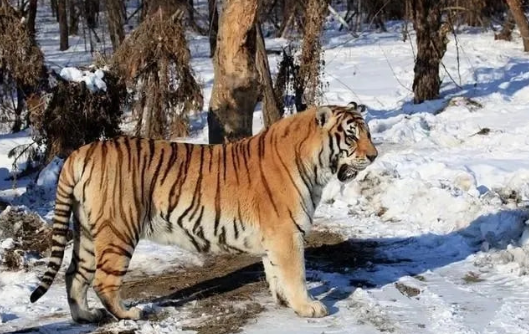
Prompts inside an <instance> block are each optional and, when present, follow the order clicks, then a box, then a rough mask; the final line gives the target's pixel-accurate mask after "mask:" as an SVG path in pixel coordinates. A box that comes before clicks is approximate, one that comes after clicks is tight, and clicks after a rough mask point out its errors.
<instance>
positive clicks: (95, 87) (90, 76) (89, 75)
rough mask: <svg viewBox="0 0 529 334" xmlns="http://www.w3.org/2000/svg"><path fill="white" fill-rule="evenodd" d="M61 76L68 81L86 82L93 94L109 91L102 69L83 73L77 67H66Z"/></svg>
mask: <svg viewBox="0 0 529 334" xmlns="http://www.w3.org/2000/svg"><path fill="white" fill-rule="evenodd" d="M60 76H61V77H62V78H63V79H64V80H67V81H73V82H84V83H85V84H86V87H87V88H88V89H89V90H90V91H91V92H92V93H95V92H97V91H99V90H102V91H105V92H106V91H107V84H106V83H105V82H104V81H103V78H104V76H105V72H103V71H102V70H100V69H97V70H96V71H95V72H90V71H81V70H79V69H78V68H76V67H64V68H63V69H62V70H61V72H60Z"/></svg>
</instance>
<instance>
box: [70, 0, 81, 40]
mask: <svg viewBox="0 0 529 334" xmlns="http://www.w3.org/2000/svg"><path fill="white" fill-rule="evenodd" d="M68 5H69V7H70V8H69V9H70V29H69V34H70V36H75V35H77V34H78V33H79V8H78V6H77V0H70V1H69V3H68Z"/></svg>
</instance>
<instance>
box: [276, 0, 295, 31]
mask: <svg viewBox="0 0 529 334" xmlns="http://www.w3.org/2000/svg"><path fill="white" fill-rule="evenodd" d="M294 15H296V1H294V0H283V19H282V20H281V26H280V27H279V30H278V31H277V34H276V37H281V38H285V36H286V33H287V32H288V29H289V28H290V25H291V24H292V21H293V20H294Z"/></svg>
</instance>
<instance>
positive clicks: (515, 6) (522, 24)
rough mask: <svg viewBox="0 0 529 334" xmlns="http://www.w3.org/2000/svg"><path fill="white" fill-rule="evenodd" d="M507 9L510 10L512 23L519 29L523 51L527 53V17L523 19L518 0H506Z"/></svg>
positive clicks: (528, 30) (528, 34)
mask: <svg viewBox="0 0 529 334" xmlns="http://www.w3.org/2000/svg"><path fill="white" fill-rule="evenodd" d="M506 1H507V4H508V5H509V8H510V9H511V13H512V16H513V17H514V21H515V22H516V25H517V26H518V29H520V35H522V39H523V50H524V51H525V52H529V23H528V22H527V17H525V14H524V11H523V7H522V2H521V1H520V0H506Z"/></svg>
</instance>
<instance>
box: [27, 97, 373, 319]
mask: <svg viewBox="0 0 529 334" xmlns="http://www.w3.org/2000/svg"><path fill="white" fill-rule="evenodd" d="M363 110H365V107H364V106H358V105H357V104H356V103H354V102H352V103H350V104H349V105H347V106H336V105H329V106H319V107H316V106H315V107H312V108H309V109H307V110H306V111H304V112H301V113H297V114H295V115H292V116H289V117H286V118H283V119H282V120H280V121H278V122H277V123H275V124H273V125H272V126H270V127H269V128H267V129H264V130H263V131H261V132H260V133H258V134H257V135H254V136H253V137H250V138H246V139H243V140H240V141H238V142H234V143H227V144H220V145H195V144H186V143H176V142H169V141H163V140H150V139H141V138H131V137H118V138H114V139H111V140H105V141H98V142H94V143H91V144H87V145H85V146H83V147H81V148H79V149H78V150H76V151H74V152H73V153H72V154H71V155H70V156H69V157H68V158H67V159H66V161H65V162H64V165H63V168H62V170H61V173H60V177H59V181H58V185H57V193H56V203H55V211H54V216H53V236H52V240H53V241H52V252H51V257H50V259H49V263H48V267H47V271H46V273H45V274H44V276H43V277H42V278H41V281H40V285H39V286H38V287H37V288H36V289H35V291H34V292H33V293H32V295H31V298H30V300H31V302H36V301H37V300H38V299H39V298H40V297H42V295H43V294H44V293H46V291H47V290H48V289H49V287H50V285H51V284H52V282H53V280H54V278H55V276H56V274H57V271H58V270H59V268H60V265H61V263H62V258H63V255H64V249H65V245H66V234H67V231H68V229H69V220H70V216H71V213H73V231H74V245H73V256H72V260H71V263H70V266H69V267H68V269H67V272H66V276H65V277H66V290H67V295H68V303H69V306H70V311H71V315H72V318H73V319H74V321H77V322H97V321H99V320H101V319H102V318H103V317H104V316H105V315H106V312H105V309H106V310H107V311H109V312H110V313H111V314H112V315H113V316H114V317H115V318H117V319H140V318H142V316H143V314H142V312H141V311H140V309H138V308H136V307H132V308H127V307H125V306H124V305H123V303H122V300H121V297H120V288H121V286H122V282H123V276H124V275H125V274H126V272H127V268H128V265H129V262H130V259H131V257H132V254H133V252H134V249H135V247H136V245H137V244H138V241H139V240H140V239H142V238H145V239H149V240H153V241H155V242H158V243H162V244H172V245H178V246H180V247H182V248H184V249H188V250H193V251H197V252H211V253H219V252H228V253H249V254H254V255H257V256H260V257H262V260H263V264H264V269H265V275H266V279H267V282H268V284H269V288H270V291H271V293H272V296H273V298H274V300H275V301H276V302H277V303H284V304H286V305H288V306H290V307H291V308H292V309H293V310H294V311H295V312H296V313H297V314H298V315H299V316H301V317H323V316H325V315H327V313H328V312H327V309H326V307H325V306H324V305H323V304H322V303H321V302H319V301H317V300H314V299H313V298H312V297H311V296H310V295H309V293H308V291H307V288H306V283H305V264H304V251H303V240H304V236H305V234H306V233H308V232H309V231H310V228H311V225H312V223H313V215H314V211H315V210H316V207H317V206H318V203H319V201H320V198H321V194H322V190H323V188H324V186H325V185H326V184H327V183H328V182H329V180H331V178H332V177H333V176H337V178H338V179H339V180H340V181H342V182H348V181H349V180H352V179H353V178H354V177H355V176H356V174H357V173H358V171H361V170H363V169H365V168H366V167H367V166H368V165H369V164H371V163H372V162H373V160H374V159H375V158H376V157H377V154H378V152H377V150H376V148H375V146H374V144H373V143H372V141H371V135H370V132H369V128H368V126H367V124H366V123H365V121H364V119H363V117H362V111H363ZM90 285H92V286H93V289H94V291H95V292H96V294H97V296H98V297H99V299H100V300H101V302H102V304H103V306H104V307H105V308H101V309H95V308H90V307H89V306H88V303H87V296H86V294H87V290H88V288H89V286H90Z"/></svg>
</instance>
